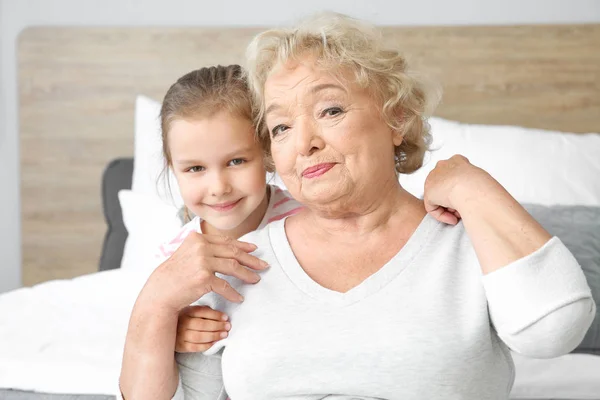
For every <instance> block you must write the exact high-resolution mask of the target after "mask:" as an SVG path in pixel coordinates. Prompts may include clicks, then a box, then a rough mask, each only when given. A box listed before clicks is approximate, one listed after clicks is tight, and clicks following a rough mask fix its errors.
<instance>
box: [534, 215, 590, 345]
mask: <svg viewBox="0 0 600 400" xmlns="http://www.w3.org/2000/svg"><path fill="white" fill-rule="evenodd" d="M524 207H525V208H526V209H527V211H529V213H530V214H531V215H532V216H533V217H534V218H535V219H536V220H537V221H538V222H539V223H540V224H541V225H542V226H543V227H544V228H545V229H546V230H547V231H548V232H549V233H550V234H551V235H553V236H557V237H558V238H559V239H560V240H561V241H562V242H563V243H564V244H565V246H567V248H568V249H569V250H570V251H571V253H573V255H574V256H575V258H576V259H577V261H578V262H579V264H580V265H581V268H582V269H583V273H584V274H585V277H586V278H587V282H588V285H589V286H590V288H591V289H592V296H593V298H594V301H595V302H596V305H597V307H596V318H595V319H594V322H593V323H592V326H591V327H590V329H589V331H588V332H587V334H586V335H585V338H584V339H583V341H582V342H581V344H580V345H579V346H578V347H577V349H575V351H574V352H575V353H590V354H598V355H600V207H588V206H541V205H534V204H524Z"/></svg>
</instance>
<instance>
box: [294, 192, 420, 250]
mask: <svg viewBox="0 0 600 400" xmlns="http://www.w3.org/2000/svg"><path fill="white" fill-rule="evenodd" d="M357 197H358V196H357ZM353 200H354V201H352V204H353V205H354V206H353V207H352V208H351V209H348V208H346V209H344V208H343V207H337V208H336V209H333V208H334V207H331V208H329V209H319V210H314V209H313V210H306V212H307V213H308V215H307V214H305V217H306V218H305V219H304V221H305V223H304V224H303V225H304V226H303V229H302V230H303V231H305V233H306V234H311V235H314V236H316V237H321V238H327V237H329V236H330V235H335V236H336V237H337V238H338V239H341V238H343V237H344V236H347V237H348V242H352V241H355V240H356V239H360V238H361V237H362V238H365V237H368V236H370V235H372V234H374V233H378V232H385V231H386V230H387V229H388V228H395V224H396V223H399V224H401V225H403V224H404V223H405V222H407V221H413V222H415V221H418V222H420V221H421V220H422V219H423V218H424V217H425V215H426V214H427V212H426V211H425V207H424V205H423V202H422V201H421V200H419V199H417V198H416V197H414V196H413V195H412V194H410V193H409V192H407V191H406V190H405V189H404V188H402V187H401V186H400V184H398V183H397V181H396V182H394V183H393V184H389V185H385V186H384V187H383V188H382V187H380V188H377V189H376V190H375V189H373V192H372V193H366V194H365V195H363V196H360V197H358V198H355V199H353ZM349 203H350V202H349ZM292 218H293V217H292ZM290 222H292V223H293V221H290ZM309 232H310V233H309Z"/></svg>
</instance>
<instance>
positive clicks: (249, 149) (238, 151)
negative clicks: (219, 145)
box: [225, 146, 254, 158]
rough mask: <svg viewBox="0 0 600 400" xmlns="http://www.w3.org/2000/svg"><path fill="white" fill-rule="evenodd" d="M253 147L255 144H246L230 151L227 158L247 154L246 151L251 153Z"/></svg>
mask: <svg viewBox="0 0 600 400" xmlns="http://www.w3.org/2000/svg"><path fill="white" fill-rule="evenodd" d="M252 150H254V149H253V146H245V147H242V148H239V149H236V150H234V151H232V152H230V153H228V154H227V156H226V157H225V158H232V157H234V156H236V155H238V154H245V153H249V152H251V151H252Z"/></svg>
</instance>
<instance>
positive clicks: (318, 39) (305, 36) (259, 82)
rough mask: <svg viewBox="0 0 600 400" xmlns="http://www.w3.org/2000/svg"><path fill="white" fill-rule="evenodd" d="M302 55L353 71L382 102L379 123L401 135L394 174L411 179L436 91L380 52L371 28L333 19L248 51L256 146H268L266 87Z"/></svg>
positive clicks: (325, 16)
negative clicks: (282, 67) (258, 141)
mask: <svg viewBox="0 0 600 400" xmlns="http://www.w3.org/2000/svg"><path fill="white" fill-rule="evenodd" d="M307 55H308V56H312V57H315V58H316V60H317V61H316V62H317V65H318V66H319V67H322V68H325V69H328V70H332V69H337V68H345V69H348V70H350V71H352V73H353V77H354V81H355V82H356V83H357V84H358V85H359V86H360V87H362V88H369V89H370V90H372V92H373V95H375V96H376V98H377V99H378V100H380V101H381V104H382V108H381V111H382V115H383V118H384V119H385V121H386V122H387V124H388V125H389V126H390V127H391V128H392V129H394V130H398V131H400V132H402V135H403V141H402V144H401V145H400V146H397V147H396V149H395V154H396V160H397V162H396V171H397V172H398V173H411V172H414V171H416V170H417V169H419V168H420V167H421V166H422V164H423V156H424V154H425V151H427V149H428V147H429V145H430V143H431V135H430V132H429V124H428V123H427V117H428V116H429V115H431V112H432V111H433V109H434V108H435V105H437V102H438V100H439V91H438V90H435V88H434V87H432V89H434V90H429V89H428V88H426V85H425V84H424V82H422V81H420V80H419V79H417V78H416V77H415V76H414V75H413V74H411V73H410V72H409V71H408V69H407V63H406V60H405V58H404V57H403V56H402V55H401V54H400V53H399V52H398V51H396V50H391V49H385V48H383V43H382V38H381V34H380V32H379V31H378V30H377V29H376V28H375V27H374V26H371V25H368V24H366V23H363V22H361V21H358V20H356V19H353V18H350V17H347V16H345V15H341V14H337V13H320V14H316V15H314V16H312V17H309V18H308V19H306V20H303V21H302V22H301V23H300V24H298V25H297V26H296V27H294V28H292V29H272V30H268V31H266V32H263V33H261V34H259V35H258V36H256V37H255V38H254V39H253V40H252V42H251V43H250V45H249V46H248V49H247V53H246V59H247V65H246V70H247V74H248V83H249V85H250V88H251V90H252V92H253V95H254V98H255V104H256V107H257V108H258V109H257V110H256V113H255V115H256V117H257V121H256V126H257V129H258V135H259V138H260V139H261V141H263V142H264V141H269V140H270V138H269V133H268V132H267V129H266V127H265V126H264V125H265V124H264V111H265V104H264V98H263V93H264V86H265V81H266V80H267V78H268V76H269V74H270V73H271V71H272V70H273V69H274V68H275V67H276V66H277V65H280V64H284V63H286V62H287V61H290V60H291V61H294V60H300V59H301V58H303V57H306V56H307ZM264 148H267V149H268V148H269V146H264ZM268 158H269V159H270V157H268Z"/></svg>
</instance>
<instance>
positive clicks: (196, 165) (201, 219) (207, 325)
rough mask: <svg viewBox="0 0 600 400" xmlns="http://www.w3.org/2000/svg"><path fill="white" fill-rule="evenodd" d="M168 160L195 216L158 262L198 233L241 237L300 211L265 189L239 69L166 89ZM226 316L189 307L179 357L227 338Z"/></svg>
mask: <svg viewBox="0 0 600 400" xmlns="http://www.w3.org/2000/svg"><path fill="white" fill-rule="evenodd" d="M160 118H161V127H162V140H163V155H164V158H165V160H166V167H167V168H170V169H171V170H172V171H173V173H174V175H175V177H176V179H177V184H178V185H179V189H180V191H181V195H182V197H183V200H184V204H185V214H186V215H189V212H190V211H191V213H192V214H193V215H195V217H194V218H193V219H192V220H191V221H189V222H188V223H187V224H186V225H185V226H184V227H183V228H182V229H181V231H180V232H179V233H178V234H177V235H176V236H175V237H174V238H173V239H172V240H171V241H169V242H167V243H164V244H163V245H162V246H161V247H160V249H159V254H158V257H160V258H161V259H163V260H164V259H166V258H168V257H170V256H171V255H172V254H173V253H174V252H175V250H177V248H178V247H179V246H180V245H181V243H182V242H183V240H184V239H185V238H186V236H188V235H189V234H190V232H192V231H195V232H198V233H202V234H207V235H218V236H228V237H231V238H234V239H237V238H239V237H241V236H243V235H245V234H246V233H248V232H251V231H253V230H256V229H258V228H262V227H263V226H265V225H266V224H268V223H269V222H272V221H276V220H279V219H281V218H284V217H286V216H287V215H292V214H295V213H296V212H298V211H300V209H301V206H300V204H299V203H297V202H296V201H295V200H294V199H292V198H291V197H290V196H289V194H288V193H287V192H285V191H282V190H281V189H279V188H278V187H277V186H272V185H267V183H266V177H265V171H266V170H268V171H269V172H272V169H271V168H269V167H268V166H266V165H265V157H264V154H265V151H264V150H265V149H263V148H262V146H261V145H260V143H259V141H258V140H257V139H256V135H255V126H254V123H253V106H252V95H251V93H250V91H249V89H248V86H247V83H246V80H245V78H244V77H243V71H242V68H241V67H240V66H238V65H230V66H227V67H223V66H216V67H209V68H202V69H199V70H195V71H192V72H190V73H188V74H186V75H184V76H182V77H181V78H179V79H178V80H177V82H176V83H175V84H173V85H172V86H171V88H170V89H169V90H168V91H167V94H166V95H165V98H164V100H163V104H162V109H161V113H160ZM227 319H228V318H227V316H225V315H223V314H222V313H220V312H218V311H215V310H212V309H210V308H208V307H204V306H190V307H188V308H186V309H184V310H183V311H182V312H181V314H180V317H179V322H178V329H177V342H176V351H177V352H200V351H205V350H207V349H208V348H210V347H211V346H212V345H213V343H214V342H216V341H218V340H220V339H223V338H225V337H227V334H228V331H229V329H230V328H231V326H230V324H229V323H228V322H227Z"/></svg>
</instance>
